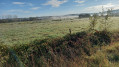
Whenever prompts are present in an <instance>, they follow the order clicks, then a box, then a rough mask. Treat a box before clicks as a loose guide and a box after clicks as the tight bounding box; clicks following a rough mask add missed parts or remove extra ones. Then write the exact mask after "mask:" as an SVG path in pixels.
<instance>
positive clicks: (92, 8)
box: [0, 0, 119, 17]
mask: <svg viewBox="0 0 119 67" xmlns="http://www.w3.org/2000/svg"><path fill="white" fill-rule="evenodd" d="M118 4H119V0H0V16H2V15H17V16H18V17H36V16H56V15H65V14H74V13H87V12H88V13H92V12H100V11H101V9H102V6H103V7H104V8H105V10H106V9H107V8H113V9H119V5H118Z"/></svg>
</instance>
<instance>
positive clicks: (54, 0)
mask: <svg viewBox="0 0 119 67" xmlns="http://www.w3.org/2000/svg"><path fill="white" fill-rule="evenodd" d="M67 1H68V0H62V1H59V0H49V1H48V2H47V3H45V4H43V5H51V6H52V7H59V6H60V5H61V4H63V3H66V2H67Z"/></svg>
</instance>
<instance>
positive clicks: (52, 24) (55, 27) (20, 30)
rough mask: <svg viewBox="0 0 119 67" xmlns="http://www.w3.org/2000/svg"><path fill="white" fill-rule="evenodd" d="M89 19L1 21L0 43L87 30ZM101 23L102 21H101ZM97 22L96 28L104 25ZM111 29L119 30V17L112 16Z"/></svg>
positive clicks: (51, 36)
mask: <svg viewBox="0 0 119 67" xmlns="http://www.w3.org/2000/svg"><path fill="white" fill-rule="evenodd" d="M89 22H90V21H89V19H88V18H84V19H78V18H74V19H62V20H43V21H26V22H12V23H0V43H3V44H5V45H19V44H27V43H29V42H31V41H33V40H35V39H45V38H57V37H62V36H64V35H66V34H68V33H69V29H71V31H72V33H76V32H80V31H84V30H87V29H88V28H89ZM99 23H100V22H99ZM99 25H100V24H97V26H96V28H97V29H100V28H102V26H101V25H100V26H99ZM108 29H109V30H110V31H118V30H119V17H113V18H111V24H110V26H109V28H108Z"/></svg>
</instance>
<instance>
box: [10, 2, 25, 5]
mask: <svg viewBox="0 0 119 67" xmlns="http://www.w3.org/2000/svg"><path fill="white" fill-rule="evenodd" d="M12 3H13V4H17V5H23V4H25V3H23V2H12Z"/></svg>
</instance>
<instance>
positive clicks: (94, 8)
mask: <svg viewBox="0 0 119 67" xmlns="http://www.w3.org/2000/svg"><path fill="white" fill-rule="evenodd" d="M102 8H104V10H105V11H107V10H108V9H110V8H112V9H113V10H116V9H119V5H115V4H112V3H108V4H105V5H96V6H91V7H87V8H85V9H84V10H82V12H89V13H94V12H101V11H102Z"/></svg>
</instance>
